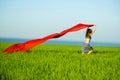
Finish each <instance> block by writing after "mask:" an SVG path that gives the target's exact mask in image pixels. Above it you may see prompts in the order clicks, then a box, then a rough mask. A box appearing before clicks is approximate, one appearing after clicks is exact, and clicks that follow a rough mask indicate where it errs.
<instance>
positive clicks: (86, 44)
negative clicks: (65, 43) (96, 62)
mask: <svg viewBox="0 0 120 80" xmlns="http://www.w3.org/2000/svg"><path fill="white" fill-rule="evenodd" d="M95 30H96V25H94V26H93V29H90V28H87V30H86V35H85V41H84V43H83V46H82V53H83V54H84V53H88V54H91V53H92V52H93V48H92V47H91V46H90V41H91V36H92V34H93V33H94V32H95Z"/></svg>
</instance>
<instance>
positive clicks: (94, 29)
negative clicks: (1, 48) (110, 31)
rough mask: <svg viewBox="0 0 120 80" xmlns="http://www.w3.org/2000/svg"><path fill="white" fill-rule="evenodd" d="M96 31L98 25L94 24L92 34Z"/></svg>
mask: <svg viewBox="0 0 120 80" xmlns="http://www.w3.org/2000/svg"><path fill="white" fill-rule="evenodd" d="M95 31H96V25H94V26H93V29H92V34H93V33H94V32H95Z"/></svg>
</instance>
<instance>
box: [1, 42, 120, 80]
mask: <svg viewBox="0 0 120 80" xmlns="http://www.w3.org/2000/svg"><path fill="white" fill-rule="evenodd" d="M11 44H13V43H7V42H0V80H120V47H102V46H93V48H94V50H95V52H94V53H93V54H85V55H82V54H81V46H77V45H76V46H73V45H57V44H41V45H38V46H36V47H35V48H32V49H31V50H30V51H28V52H25V53H20V52H18V53H10V54H1V52H2V51H3V50H4V49H5V48H7V47H8V46H10V45H11Z"/></svg>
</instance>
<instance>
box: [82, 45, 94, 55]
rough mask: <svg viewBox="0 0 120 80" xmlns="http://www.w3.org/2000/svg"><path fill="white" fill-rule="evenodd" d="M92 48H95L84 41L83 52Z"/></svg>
mask: <svg viewBox="0 0 120 80" xmlns="http://www.w3.org/2000/svg"><path fill="white" fill-rule="evenodd" d="M90 50H93V48H92V47H91V46H90V44H86V43H83V46H82V53H87V52H89V51H90Z"/></svg>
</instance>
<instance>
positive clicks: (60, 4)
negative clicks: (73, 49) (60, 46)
mask: <svg viewBox="0 0 120 80" xmlns="http://www.w3.org/2000/svg"><path fill="white" fill-rule="evenodd" d="M78 23H91V24H96V26H97V30H96V32H95V34H94V35H93V38H92V41H96V42H112V43H120V35H119V30H120V1H119V0H0V37H1V38H3V37H5V38H28V39H36V38H42V37H44V36H46V35H48V34H51V33H56V32H60V31H62V30H64V29H67V28H70V27H72V26H74V25H76V24H78ZM85 31H86V29H82V30H80V31H77V32H72V33H68V34H67V35H64V36H63V37H61V38H59V39H58V40H71V41H84V36H85Z"/></svg>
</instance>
